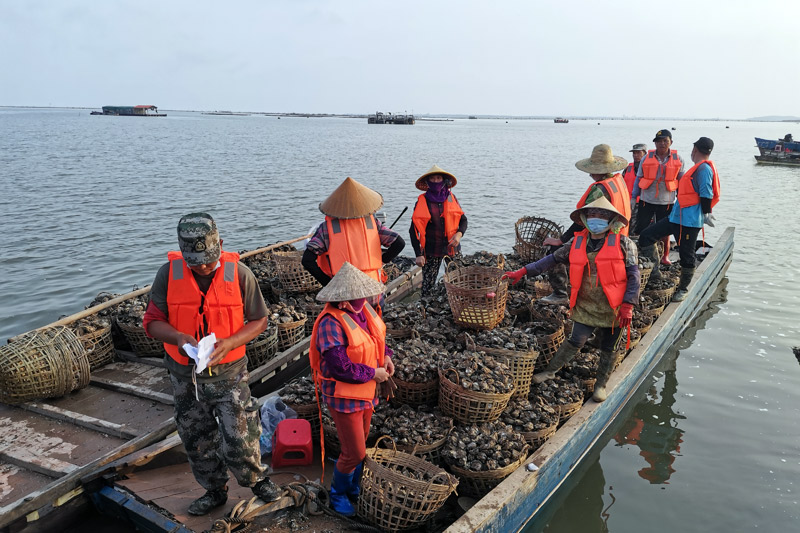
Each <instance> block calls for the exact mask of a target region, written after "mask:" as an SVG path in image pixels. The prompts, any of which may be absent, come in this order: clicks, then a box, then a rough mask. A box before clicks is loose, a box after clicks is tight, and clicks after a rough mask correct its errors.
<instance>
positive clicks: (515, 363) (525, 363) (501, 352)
mask: <svg viewBox="0 0 800 533" xmlns="http://www.w3.org/2000/svg"><path fill="white" fill-rule="evenodd" d="M475 349H476V350H477V351H479V352H486V353H487V354H488V355H491V356H494V358H495V359H498V360H500V361H503V362H505V363H506V364H507V365H508V368H510V369H511V372H512V373H513V374H514V384H515V385H516V389H514V394H513V396H512V398H517V397H521V398H527V397H528V393H529V392H530V390H531V379H532V378H533V370H534V367H535V366H536V358H537V357H538V356H539V352H537V351H536V350H529V351H527V352H519V351H514V350H505V349H502V348H488V347H485V346H476V347H475Z"/></svg>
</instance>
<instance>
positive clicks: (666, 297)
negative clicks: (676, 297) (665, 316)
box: [642, 285, 675, 306]
mask: <svg viewBox="0 0 800 533" xmlns="http://www.w3.org/2000/svg"><path fill="white" fill-rule="evenodd" d="M673 294H675V286H674V285H673V286H672V287H670V288H668V289H648V290H646V291H644V292H643V293H642V296H649V297H650V298H652V299H653V301H654V302H659V303H661V304H664V305H665V306H666V305H667V304H668V303H669V302H671V301H672V295H673Z"/></svg>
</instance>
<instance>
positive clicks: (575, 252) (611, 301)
mask: <svg viewBox="0 0 800 533" xmlns="http://www.w3.org/2000/svg"><path fill="white" fill-rule="evenodd" d="M570 218H572V220H573V221H575V222H576V223H577V224H580V225H581V226H582V227H583V228H585V229H583V230H582V231H579V232H576V233H575V235H574V237H573V238H572V239H571V240H570V241H569V242H568V243H567V244H566V245H565V246H563V247H561V248H559V249H558V250H556V251H555V253H553V254H550V255H547V256H545V257H544V258H542V259H540V260H539V261H536V262H535V263H530V264H528V265H526V266H524V267H522V268H520V269H519V270H516V271H514V272H506V273H505V274H504V277H506V278H508V279H511V280H512V281H513V283H517V282H518V281H519V280H520V279H522V277H523V276H526V275H528V276H538V275H539V274H542V273H543V272H546V271H547V270H550V269H551V268H553V267H554V266H556V265H557V264H568V265H569V281H570V284H571V286H572V288H571V292H570V301H569V305H570V310H571V312H572V321H573V324H572V334H571V335H570V338H569V339H567V340H566V341H565V342H563V343H562V344H561V347H560V348H559V349H558V351H557V352H556V354H555V355H554V356H553V358H552V359H551V360H550V363H549V364H548V365H547V368H546V369H545V370H544V371H543V372H539V373H538V374H534V376H533V380H534V381H535V382H536V383H542V382H544V381H547V380H549V379H553V378H554V377H555V375H556V372H557V371H558V370H559V369H561V367H562V366H564V365H565V364H567V363H568V362H569V361H571V360H572V358H573V357H575V355H577V354H578V352H579V351H580V350H581V348H583V346H584V344H586V341H587V340H588V339H589V337H590V336H591V335H592V333H596V334H597V337H599V339H600V363H599V365H598V368H597V382H596V383H595V388H594V394H593V396H592V399H593V400H594V401H596V402H602V401H605V399H606V396H607V395H606V384H607V383H608V378H609V377H610V376H611V372H613V371H614V365H615V363H616V359H617V354H616V349H617V345H618V343H619V339H620V336H621V334H622V332H623V331H624V330H625V329H627V328H629V327H630V325H631V321H632V320H633V306H634V305H635V304H636V303H637V301H638V298H639V286H640V284H641V279H640V275H639V265H638V261H637V256H636V245H635V244H634V243H633V241H631V240H630V239H629V238H628V237H626V236H625V235H623V234H622V233H621V232H620V231H619V228H620V226H625V225H626V224H627V223H628V220H627V219H626V218H625V215H623V214H622V213H620V212H619V211H618V210H617V209H616V208H615V207H614V206H613V205H611V202H609V201H608V200H606V199H605V197H602V196H601V197H600V198H598V199H596V200H594V201H593V202H591V203H589V204H586V205H585V206H583V207H579V208H578V209H576V210H575V211H573V212H572V214H571V215H570ZM629 335H630V333H629Z"/></svg>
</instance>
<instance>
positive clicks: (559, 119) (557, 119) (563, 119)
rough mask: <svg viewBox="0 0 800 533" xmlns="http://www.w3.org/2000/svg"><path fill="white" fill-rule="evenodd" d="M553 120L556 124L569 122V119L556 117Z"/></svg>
mask: <svg viewBox="0 0 800 533" xmlns="http://www.w3.org/2000/svg"><path fill="white" fill-rule="evenodd" d="M553 122H555V123H556V124H566V123H568V122H569V119H566V118H561V117H557V118H554V119H553Z"/></svg>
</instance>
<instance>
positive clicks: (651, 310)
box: [640, 302, 666, 324]
mask: <svg viewBox="0 0 800 533" xmlns="http://www.w3.org/2000/svg"><path fill="white" fill-rule="evenodd" d="M665 307H666V305H665V304H663V303H660V302H653V303H652V304H651V305H650V306H648V307H644V308H642V310H641V311H640V312H641V313H642V314H643V315H647V316H650V317H652V319H653V324H655V322H656V320H658V317H659V316H661V313H663V312H664V308H665Z"/></svg>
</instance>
